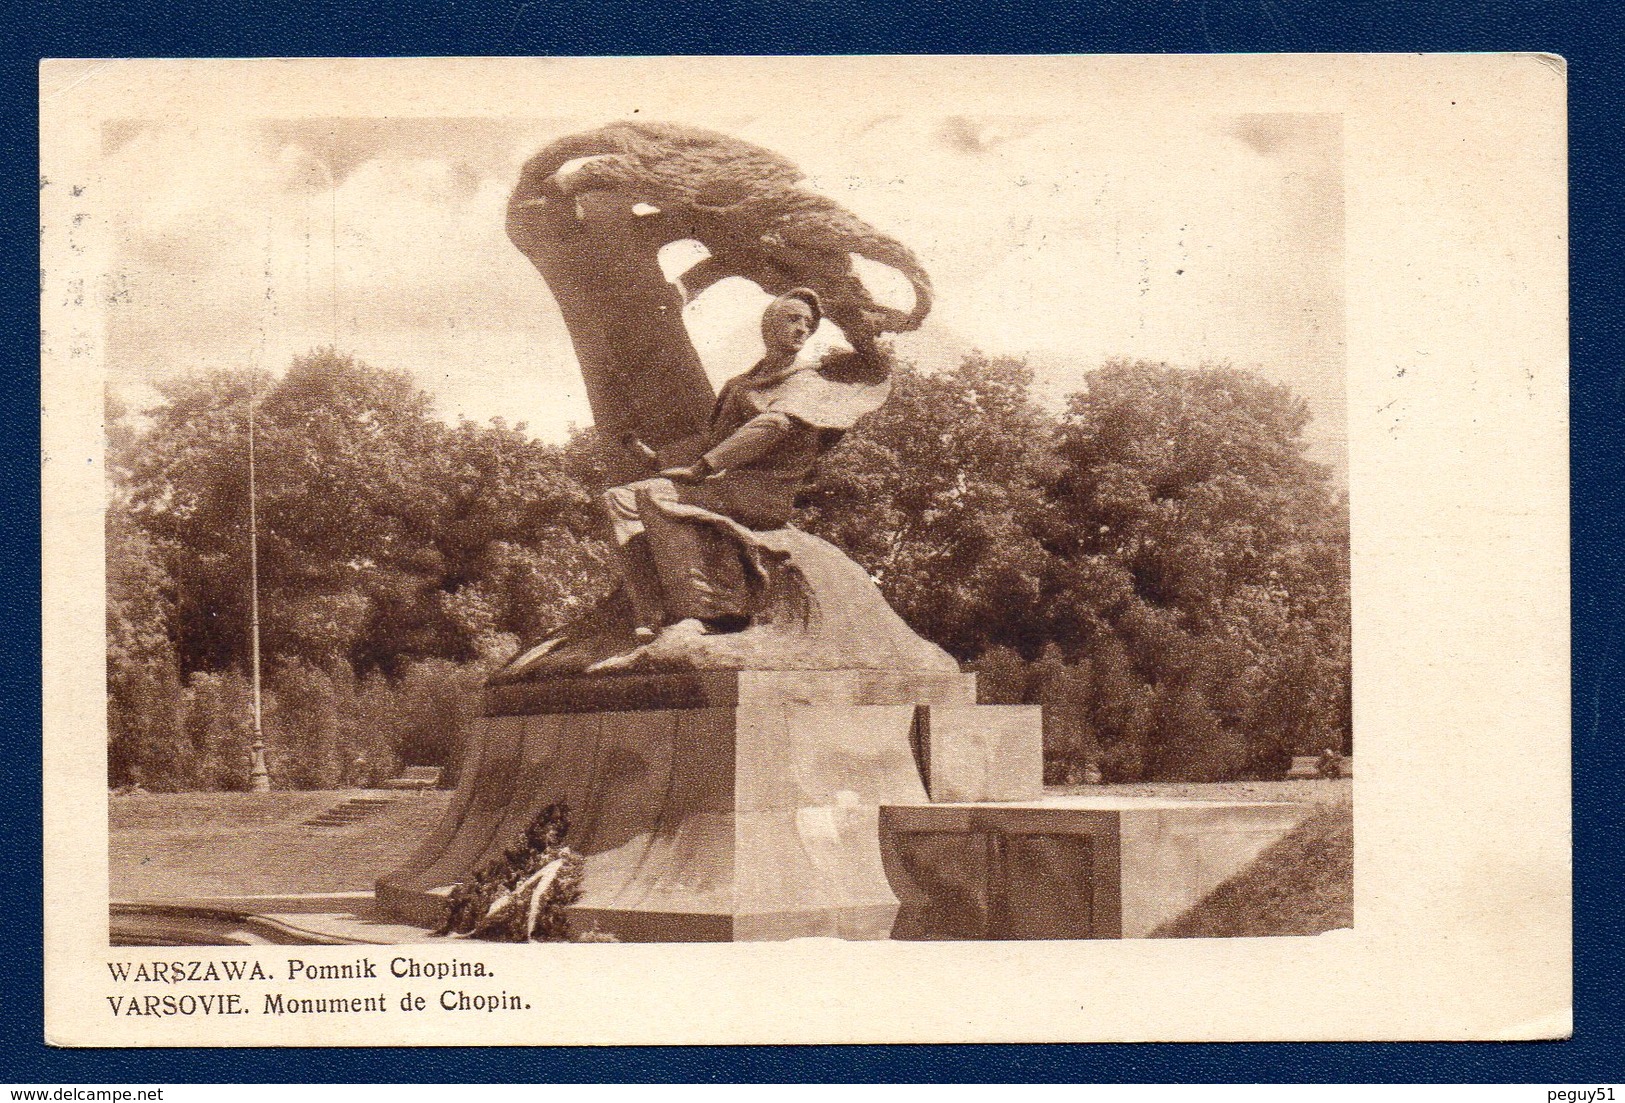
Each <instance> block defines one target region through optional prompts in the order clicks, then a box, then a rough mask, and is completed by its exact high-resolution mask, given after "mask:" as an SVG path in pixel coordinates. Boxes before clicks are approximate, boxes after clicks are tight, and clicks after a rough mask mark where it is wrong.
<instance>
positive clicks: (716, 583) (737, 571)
mask: <svg viewBox="0 0 1625 1103" xmlns="http://www.w3.org/2000/svg"><path fill="white" fill-rule="evenodd" d="M638 496H639V498H640V499H642V498H643V492H642V491H640V492H639V495H638ZM684 497H685V499H686V498H687V497H688V495H684ZM695 504H698V503H695ZM639 507H640V508H639V514H640V516H641V517H642V520H643V524H644V527H645V528H646V530H647V535H648V540H649V549H650V551H652V552H653V553H654V562H655V568H656V570H657V571H658V573H659V576H660V584H661V589H662V590H663V591H664V594H665V601H666V613H667V614H668V615H669V616H670V617H671V618H672V619H673V620H684V619H687V618H689V617H695V618H698V619H700V620H702V621H708V622H710V621H717V620H723V621H728V620H734V619H737V618H748V617H749V616H750V613H751V595H750V588H749V587H748V585H747V584H746V582H745V568H744V564H743V563H742V562H741V561H740V551H739V547H738V545H737V544H735V543H734V541H733V540H731V539H729V538H728V537H727V536H725V535H723V534H722V533H720V532H718V531H717V530H716V529H714V528H713V527H711V526H710V525H696V524H691V523H689V522H687V521H682V520H678V519H677V518H674V517H670V516H668V515H666V513H665V512H664V511H662V510H661V509H660V507H659V506H658V505H657V504H656V502H655V500H654V498H653V496H652V495H651V496H650V500H649V501H648V502H647V504H645V503H644V502H643V501H641V500H640V501H639Z"/></svg>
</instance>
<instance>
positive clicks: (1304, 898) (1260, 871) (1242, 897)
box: [1051, 778, 1354, 938]
mask: <svg viewBox="0 0 1625 1103" xmlns="http://www.w3.org/2000/svg"><path fill="white" fill-rule="evenodd" d="M1353 786H1354V783H1353V782H1352V781H1350V780H1349V779H1347V778H1344V779H1342V780H1340V781H1322V780H1319V779H1313V780H1302V781H1230V782H1215V783H1194V782H1174V781H1166V782H1147V783H1144V784H1138V785H1081V786H1076V787H1071V788H1065V789H1054V790H1051V791H1052V792H1060V793H1080V794H1088V793H1110V794H1112V795H1113V796H1132V797H1179V798H1183V799H1186V800H1287V801H1294V802H1297V803H1302V804H1312V805H1314V808H1313V810H1312V811H1311V812H1310V813H1309V815H1308V816H1307V817H1306V818H1305V819H1304V821H1303V822H1302V823H1300V824H1299V825H1298V826H1297V827H1295V828H1293V829H1292V830H1291V831H1290V832H1288V833H1287V834H1286V836H1285V837H1283V838H1282V839H1281V840H1280V841H1279V842H1277V843H1275V845H1273V846H1271V847H1270V848H1269V849H1267V850H1265V851H1264V853H1262V854H1260V855H1259V856H1258V858H1257V859H1256V860H1255V861H1254V862H1253V863H1252V864H1251V865H1249V866H1248V867H1247V868H1246V869H1244V870H1242V871H1241V872H1240V873H1238V874H1236V875H1235V876H1234V877H1232V878H1230V879H1229V880H1228V881H1226V882H1225V883H1224V884H1222V885H1220V886H1219V887H1218V888H1217V889H1215V890H1214V891H1213V892H1212V893H1210V894H1209V895H1208V896H1207V897H1206V898H1205V899H1204V900H1202V902H1201V903H1199V904H1197V905H1196V906H1195V907H1194V908H1192V909H1191V910H1190V911H1188V912H1186V913H1185V914H1184V915H1181V916H1179V917H1178V918H1176V919H1174V920H1171V921H1170V922H1168V923H1164V924H1163V925H1162V926H1161V927H1158V928H1157V929H1156V930H1155V931H1153V932H1152V936H1151V937H1153V938H1247V937H1259V938H1262V937H1267V936H1269V935H1310V934H1320V933H1322V932H1324V931H1330V930H1336V929H1337V928H1339V927H1352V926H1354V805H1353V801H1352V796H1353Z"/></svg>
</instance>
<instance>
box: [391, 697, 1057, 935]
mask: <svg viewBox="0 0 1625 1103" xmlns="http://www.w3.org/2000/svg"><path fill="white" fill-rule="evenodd" d="M485 711H486V715H484V716H482V717H480V718H478V719H477V720H475V721H473V722H472V727H471V728H470V730H469V731H468V732H467V733H466V746H467V748H468V750H467V751H466V754H467V755H468V758H467V760H466V762H465V765H464V769H463V774H462V780H461V783H460V785H459V788H458V791H457V793H456V795H455V796H454V798H453V800H452V802H451V805H450V807H449V808H448V810H447V814H446V817H445V819H444V820H443V822H442V823H441V824H440V826H439V827H438V828H436V830H435V831H434V832H432V833H431V835H430V836H429V837H428V838H427V839H425V840H424V842H423V844H422V845H421V846H420V847H419V849H418V852H417V853H416V854H414V855H413V857H412V858H411V859H410V860H409V861H408V862H407V863H406V864H405V865H403V866H402V867H401V868H400V869H399V870H397V871H395V872H393V873H391V874H389V875H388V876H386V877H384V878H383V879H382V880H381V881H380V882H379V884H378V892H377V902H378V904H379V906H380V908H381V909H383V910H385V911H386V912H387V913H389V914H393V915H395V916H398V917H400V918H403V919H407V920H409V921H411V922H415V923H418V924H421V925H424V926H436V925H438V924H439V923H440V922H441V921H442V920H443V919H444V916H445V913H446V899H447V893H448V892H449V888H450V886H451V885H453V884H455V883H456V882H459V881H465V880H468V879H470V878H472V877H473V875H474V873H475V871H476V870H478V869H479V868H480V867H481V866H482V865H483V864H484V863H486V862H487V861H490V860H491V859H493V858H496V857H497V856H499V855H501V853H502V852H503V851H504V850H505V849H506V848H507V847H509V846H512V845H513V844H514V843H515V842H517V841H518V840H519V839H520V838H521V837H522V836H523V834H524V831H525V828H526V826H527V825H529V823H530V822H531V820H532V818H534V817H535V815H536V814H537V813H538V812H540V811H541V810H542V809H544V808H546V807H547V806H548V805H549V804H552V803H555V802H564V803H566V804H568V805H569V806H570V809H571V821H572V824H571V829H570V834H569V837H568V839H567V843H568V845H569V846H570V847H572V848H573V849H575V850H576V851H577V852H579V853H581V854H582V855H583V856H584V857H585V859H586V862H585V871H584V875H583V880H582V890H583V895H582V898H581V900H580V901H579V903H578V904H577V905H576V906H575V908H574V910H573V915H574V916H575V920H576V922H575V927H576V929H577V930H578V931H588V930H592V929H594V928H596V929H598V930H600V931H603V932H605V933H608V934H612V935H614V936H616V937H617V938H620V939H622V940H623V941H746V940H770V939H786V938H797V937H809V936H824V937H835V938H846V939H880V938H887V937H889V936H890V934H891V929H892V926H893V922H894V920H895V917H896V913H897V908H898V900H897V897H896V896H895V895H894V894H893V892H892V890H891V887H890V885H889V884H888V882H887V879H886V872H885V869H884V867H883V865H882V862H881V857H880V834H881V832H880V809H881V806H882V805H887V806H894V807H902V806H910V805H923V804H925V803H926V802H927V801H928V799H929V796H928V789H927V785H928V783H929V784H930V786H931V791H937V792H953V793H956V794H961V795H967V796H969V797H970V798H971V799H1020V798H1023V797H1025V798H1028V799H1032V798H1035V797H1037V796H1038V795H1039V793H1040V792H1041V785H1040V781H1041V779H1040V777H1039V772H1038V771H1039V755H1038V754H1037V750H1038V740H1039V735H1038V729H1039V720H1038V710H1037V709H1035V708H1009V707H1003V706H979V705H977V704H976V703H975V677H974V675H966V674H936V673H920V672H885V671H873V670H845V671H804V670H803V671H724V672H696V673H691V674H659V675H635V674H625V675H601V676H597V677H577V678H560V679H546V680H541V681H537V682H531V683H520V684H512V685H503V686H495V687H492V688H491V689H490V690H489V691H488V692H487V697H486V710H485ZM976 717H985V722H984V723H977V722H975V718H976ZM978 733H985V735H984V734H978ZM978 738H985V739H986V740H987V745H986V746H985V747H983V748H982V749H980V750H978V749H977V747H975V746H963V745H962V744H964V743H965V742H966V741H970V742H971V743H974V742H975V741H976V740H977V739H978ZM1015 745H1020V746H1021V747H1022V748H1023V749H1024V753H1023V755H1022V759H1023V761H1025V762H1028V763H1030V767H1027V768H1017V769H1011V768H1009V767H1007V766H1004V765H1001V763H1002V762H1003V761H1004V759H1005V758H1007V757H1008V756H1007V754H1006V750H1007V748H1009V747H1011V746H1015ZM1025 752H1031V753H1025Z"/></svg>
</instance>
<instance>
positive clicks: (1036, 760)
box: [915, 705, 1044, 802]
mask: <svg viewBox="0 0 1625 1103" xmlns="http://www.w3.org/2000/svg"><path fill="white" fill-rule="evenodd" d="M918 723H919V725H920V726H919V730H918V732H917V733H916V736H915V740H916V743H917V746H918V750H917V753H918V754H920V755H921V757H922V761H923V765H922V772H923V773H924V774H925V777H926V787H927V789H928V790H929V792H930V794H931V799H932V800H933V801H944V802H946V801H1006V800H1010V801H1021V800H1037V799H1038V798H1039V797H1041V796H1043V795H1044V721H1043V710H1042V709H1040V708H1039V707H1038V706H1037V705H974V706H970V707H964V708H956V707H944V706H939V705H927V706H923V707H922V708H921V709H920V715H919V718H918Z"/></svg>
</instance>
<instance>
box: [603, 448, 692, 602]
mask: <svg viewBox="0 0 1625 1103" xmlns="http://www.w3.org/2000/svg"><path fill="white" fill-rule="evenodd" d="M640 492H642V493H646V494H648V495H649V496H650V498H651V499H660V500H668V501H676V500H677V489H676V487H675V486H673V485H672V483H671V481H670V480H668V479H644V480H642V481H641V482H635V483H628V484H627V485H625V486H616V487H611V488H610V489H609V490H607V491H605V492H604V495H603V498H602V499H601V500H602V501H603V504H604V512H605V513H607V514H608V515H609V524H610V532H611V533H612V535H613V536H614V538H615V550H616V552H617V553H618V557H619V559H620V565H621V580H622V582H623V584H624V585H625V587H626V596H627V598H628V599H629V600H630V601H631V603H632V619H633V620H634V621H635V622H636V627H637V628H638V629H657V628H659V627H660V626H661V625H662V624H664V623H666V620H667V618H668V610H667V608H666V602H665V598H664V596H663V594H662V593H661V585H660V572H659V568H658V567H657V566H656V561H655V555H654V551H653V549H652V548H651V547H650V540H649V535H648V533H647V532H646V530H645V526H644V523H643V519H642V518H641V517H640V516H639V512H638V495H639V493H640ZM650 512H651V513H656V512H658V510H654V509H651V510H650ZM673 615H675V614H673Z"/></svg>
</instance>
